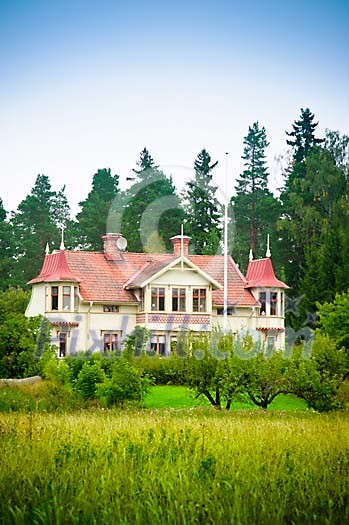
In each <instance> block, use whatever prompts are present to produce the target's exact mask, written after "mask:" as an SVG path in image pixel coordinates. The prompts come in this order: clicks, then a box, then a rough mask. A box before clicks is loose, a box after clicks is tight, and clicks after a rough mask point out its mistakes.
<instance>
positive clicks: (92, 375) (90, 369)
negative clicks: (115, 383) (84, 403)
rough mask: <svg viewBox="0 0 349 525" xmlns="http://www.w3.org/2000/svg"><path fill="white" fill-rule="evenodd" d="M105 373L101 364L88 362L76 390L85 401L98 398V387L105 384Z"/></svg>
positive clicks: (84, 365)
mask: <svg viewBox="0 0 349 525" xmlns="http://www.w3.org/2000/svg"><path fill="white" fill-rule="evenodd" d="M104 380H105V373H104V371H103V370H102V368H101V364H100V362H95V363H91V362H89V361H86V362H85V363H84V364H83V366H82V368H81V370H80V372H79V375H78V378H77V380H76V383H75V390H76V391H77V392H78V393H79V394H80V396H81V397H82V398H83V399H84V400H87V399H93V398H94V397H96V393H97V385H98V384H99V383H103V381H104Z"/></svg>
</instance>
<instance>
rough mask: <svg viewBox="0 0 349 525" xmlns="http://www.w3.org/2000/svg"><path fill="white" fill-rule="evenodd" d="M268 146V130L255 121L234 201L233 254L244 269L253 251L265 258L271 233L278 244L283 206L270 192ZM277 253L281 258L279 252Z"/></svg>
mask: <svg viewBox="0 0 349 525" xmlns="http://www.w3.org/2000/svg"><path fill="white" fill-rule="evenodd" d="M268 146H269V143H268V141H267V137H266V130H265V128H264V127H260V126H259V123H258V122H254V123H253V124H252V126H249V128H248V133H247V135H246V137H245V138H244V150H243V155H242V159H243V160H244V166H245V169H244V171H243V172H242V174H241V175H240V178H239V179H238V181H237V185H236V186H235V191H236V195H235V196H234V197H233V198H232V200H231V204H232V212H233V217H232V220H234V221H235V231H236V236H235V239H234V243H233V246H232V251H233V254H234V257H235V258H236V260H237V261H238V262H239V264H240V265H241V266H242V268H244V269H245V268H246V265H247V261H248V254H249V250H250V249H251V250H252V252H253V255H254V256H257V257H260V256H264V255H265V249H266V238H267V234H268V233H269V234H270V235H271V240H272V244H273V245H274V247H275V243H276V237H277V235H276V222H277V219H278V217H279V213H280V203H279V202H278V200H277V199H275V197H274V196H273V194H272V193H271V192H270V191H269V189H268V177H269V174H268V170H267V167H266V157H265V150H266V148H267V147H268ZM273 254H275V255H277V250H276V249H275V250H274V251H273ZM275 259H276V257H275Z"/></svg>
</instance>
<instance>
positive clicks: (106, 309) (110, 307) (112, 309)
mask: <svg viewBox="0 0 349 525" xmlns="http://www.w3.org/2000/svg"><path fill="white" fill-rule="evenodd" d="M118 311H119V307H118V306H117V305H116V304H105V305H103V312H118Z"/></svg>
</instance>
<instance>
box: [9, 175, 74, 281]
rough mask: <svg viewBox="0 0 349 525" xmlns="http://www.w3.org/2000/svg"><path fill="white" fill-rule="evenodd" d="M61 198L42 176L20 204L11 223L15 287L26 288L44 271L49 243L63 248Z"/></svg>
mask: <svg viewBox="0 0 349 525" xmlns="http://www.w3.org/2000/svg"><path fill="white" fill-rule="evenodd" d="M63 193H64V192H63V191H62V190H61V195H60V197H58V194H57V193H56V192H54V191H53V190H52V188H51V183H50V180H49V178H48V177H47V176H46V175H38V176H37V178H36V181H35V184H34V186H33V188H32V190H31V193H30V194H29V195H28V196H27V197H26V198H25V199H24V200H23V201H22V202H21V203H20V204H19V206H18V208H17V211H16V212H15V213H14V214H13V216H12V219H11V223H12V227H13V234H14V239H15V244H16V247H15V259H16V264H15V267H14V281H15V282H14V284H18V285H21V286H22V285H24V284H25V283H26V282H27V281H28V280H29V279H31V278H32V277H33V276H35V275H37V274H38V273H39V271H40V269H41V265H42V259H43V256H44V252H45V246H46V243H48V244H49V246H50V247H51V248H53V247H57V248H58V247H59V243H60V232H59V228H58V223H60V224H61V221H62V220H63V216H67V213H68V212H67V211H65V212H63V211H62V207H59V209H57V208H56V205H57V199H62V194H63Z"/></svg>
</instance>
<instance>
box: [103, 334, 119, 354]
mask: <svg viewBox="0 0 349 525" xmlns="http://www.w3.org/2000/svg"><path fill="white" fill-rule="evenodd" d="M117 349H118V335H117V334H104V336H103V350H104V352H113V351H114V350H117Z"/></svg>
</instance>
